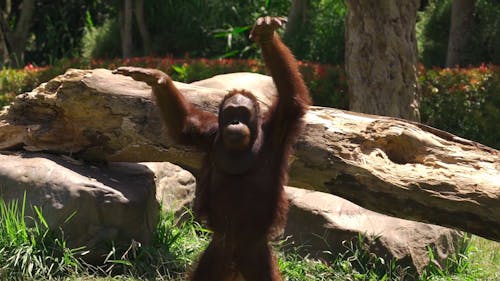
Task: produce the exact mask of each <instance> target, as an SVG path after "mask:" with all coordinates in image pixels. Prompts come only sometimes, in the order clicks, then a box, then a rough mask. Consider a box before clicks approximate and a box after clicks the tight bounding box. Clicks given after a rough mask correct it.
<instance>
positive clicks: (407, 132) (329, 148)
mask: <svg viewBox="0 0 500 281" xmlns="http://www.w3.org/2000/svg"><path fill="white" fill-rule="evenodd" d="M231 75H233V74H229V75H228V76H225V77H223V78H221V79H229V78H228V77H231ZM255 79H256V80H258V81H259V83H257V84H259V85H260V88H259V89H266V88H269V87H267V86H266V87H264V86H263V85H269V83H271V82H270V80H269V79H261V78H258V77H256V78H255ZM238 81H240V80H238ZM242 81H243V82H241V85H240V86H239V87H238V88H245V85H244V83H249V82H248V81H252V82H251V83H252V84H251V85H255V83H256V82H255V81H254V80H252V79H246V80H245V79H243V80H242ZM245 81H247V82H245ZM176 85H177V86H178V87H179V89H180V90H181V92H182V93H183V94H184V95H185V96H186V98H187V99H188V101H190V102H192V103H194V104H196V105H197V106H200V107H202V108H204V109H206V110H209V111H213V112H216V111H217V105H218V103H219V101H220V99H221V98H222V96H223V95H224V94H225V93H226V92H227V91H226V90H225V89H226V87H224V89H222V90H221V89H213V88H206V87H200V86H196V85H187V84H182V83H177V84H176ZM252 87H254V86H252ZM149 92H150V89H149V87H148V86H146V85H145V84H144V83H142V82H135V81H133V80H132V79H131V78H130V77H124V76H121V75H112V74H111V72H110V71H108V70H103V69H99V70H70V71H68V72H67V73H66V74H64V75H61V76H59V77H56V78H54V79H53V80H51V81H49V82H48V83H45V84H42V85H41V86H40V87H38V88H37V89H34V90H33V91H32V92H30V93H26V94H23V95H20V96H18V97H17V98H16V100H15V101H14V103H13V104H12V105H11V106H10V108H8V109H6V110H5V111H3V112H2V113H1V114H0V150H1V149H9V148H10V149H17V148H24V149H26V150H31V151H52V152H59V153H75V154H78V155H79V156H80V157H84V158H86V159H100V160H108V161H126V162H143V161H169V162H173V163H176V164H180V165H181V166H183V167H190V169H191V171H196V168H198V167H199V164H200V158H201V154H200V153H199V151H197V150H195V149H193V148H190V147H182V146H178V145H175V144H174V143H173V142H172V140H170V139H169V138H168V137H167V134H166V130H165V129H164V128H163V126H162V124H161V122H160V119H159V113H158V111H157V109H156V107H155V106H154V105H153V103H152V101H151V100H150V95H149V94H150V93H149ZM256 93H261V94H263V95H264V97H263V96H258V98H259V100H261V101H265V100H269V99H272V95H273V94H274V92H269V91H264V90H262V91H256ZM270 96H271V97H270ZM265 107H266V106H265V103H263V108H264V109H265ZM305 119H306V123H307V126H306V129H305V132H304V134H303V135H302V136H301V137H300V139H299V141H298V143H297V145H296V146H295V148H296V153H295V156H294V159H293V160H294V161H293V163H292V166H291V170H290V175H291V177H290V180H291V181H290V185H293V186H297V187H301V188H309V189H317V190H321V191H325V192H329V193H332V194H336V195H339V196H342V197H343V198H346V199H348V200H350V201H352V202H354V203H357V204H359V205H361V206H363V207H366V208H369V209H371V210H375V211H377V212H381V213H385V214H389V215H393V216H398V217H402V218H407V219H412V220H417V221H423V222H429V223H434V224H439V225H443V226H449V227H455V228H458V229H462V230H465V231H468V232H472V233H475V234H478V235H481V236H484V237H486V238H490V239H494V240H500V204H499V201H500V153H499V151H497V150H495V149H492V148H488V147H486V146H483V145H481V144H478V143H475V142H472V141H468V140H464V139H461V138H459V137H457V136H454V135H451V134H449V133H446V132H443V131H439V130H436V129H433V128H430V127H427V126H425V125H422V124H418V123H412V122H407V121H404V120H400V119H395V118H389V117H382V116H374V115H366V114H359V113H354V112H347V111H342V110H336V109H331V108H320V107H311V109H310V111H309V113H308V114H307V116H306V117H305Z"/></svg>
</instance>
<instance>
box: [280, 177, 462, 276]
mask: <svg viewBox="0 0 500 281" xmlns="http://www.w3.org/2000/svg"><path fill="white" fill-rule="evenodd" d="M286 192H287V195H288V197H289V200H290V210H289V213H288V222H287V226H286V228H285V235H286V236H291V241H293V242H294V245H296V246H300V247H299V248H298V249H299V251H301V252H302V253H303V254H305V255H310V256H312V257H320V258H325V259H326V260H328V259H331V258H332V256H331V254H330V253H332V254H334V255H336V254H339V253H340V254H342V253H344V252H345V251H347V248H346V246H345V244H344V241H347V242H351V241H354V242H356V240H357V239H358V238H359V237H360V235H361V236H362V237H364V238H365V239H366V241H365V243H366V245H367V246H368V247H369V251H370V252H371V253H375V254H377V256H379V257H384V259H385V260H386V261H389V260H392V259H394V260H397V261H398V264H400V265H403V266H410V267H411V268H413V269H415V270H416V271H417V272H419V273H420V272H421V271H422V269H424V268H425V266H427V265H428V264H429V262H430V257H429V253H428V250H429V249H430V250H432V251H433V252H434V254H435V256H434V258H435V259H436V262H438V263H439V264H440V265H442V266H444V262H445V260H446V258H447V257H448V256H449V255H450V254H454V253H456V251H457V250H458V247H459V246H460V243H462V241H463V239H464V237H463V235H462V233H461V232H459V231H456V230H452V229H449V228H444V227H440V226H436V225H430V224H425V223H420V222H414V221H408V220H403V219H398V218H394V217H389V216H386V215H382V214H378V213H375V212H372V211H369V210H367V209H364V208H362V207H359V206H357V205H355V204H353V203H351V202H349V201H347V200H345V199H342V198H340V197H337V196H334V195H331V194H326V193H323V192H317V191H310V190H304V189H298V188H293V187H287V188H286ZM325 251H328V254H327V253H326V252H325Z"/></svg>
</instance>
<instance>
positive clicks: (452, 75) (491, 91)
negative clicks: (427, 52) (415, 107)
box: [419, 65, 500, 149]
mask: <svg viewBox="0 0 500 281" xmlns="http://www.w3.org/2000/svg"><path fill="white" fill-rule="evenodd" d="M419 82H420V85H421V88H422V102H421V107H420V112H421V116H422V122H423V123H425V124H428V125H430V126H433V127H436V128H439V129H442V130H445V131H448V132H451V133H454V134H456V135H459V136H461V137H464V138H467V139H471V140H475V141H478V142H481V143H483V144H485V145H488V146H491V147H494V148H497V149H498V148H500V131H499V130H498V124H499V123H500V69H499V68H498V67H494V66H486V65H481V66H480V67H477V68H452V69H450V68H445V69H438V68H434V69H427V70H426V69H424V68H421V69H420V75H419Z"/></svg>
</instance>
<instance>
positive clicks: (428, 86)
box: [0, 57, 500, 149]
mask: <svg viewBox="0 0 500 281" xmlns="http://www.w3.org/2000/svg"><path fill="white" fill-rule="evenodd" d="M121 65H133V66H141V67H151V68H158V69H161V70H163V71H164V72H166V73H168V74H169V75H171V76H172V78H173V79H174V80H177V81H183V82H192V81H196V80H201V79H205V78H209V77H212V76H214V75H217V74H224V73H231V72H238V71H251V72H257V73H265V72H266V71H265V67H264V65H263V64H262V62H261V61H258V60H240V59H215V60H212V59H210V60H209V59H191V58H183V59H176V58H172V57H164V58H157V57H143V58H132V59H125V60H122V59H114V60H92V61H89V62H81V61H78V60H65V61H61V62H58V63H57V64H56V65H54V66H52V67H46V68H36V67H33V66H30V65H28V66H27V67H26V68H25V69H24V70H9V69H4V70H2V71H0V105H5V104H7V103H9V102H10V101H11V100H12V98H13V97H14V96H15V95H16V94H18V93H22V92H24V91H28V90H30V89H32V88H34V87H36V86H37V85H38V84H39V83H41V82H45V81H47V80H49V79H50V78H52V77H54V76H55V75H57V74H60V73H63V72H64V70H65V69H67V68H70V67H73V68H98V67H102V68H108V69H114V68H116V67H118V66H121ZM299 65H300V70H301V72H302V75H303V77H304V80H305V81H306V83H307V85H308V87H309V89H310V91H311V94H312V96H313V100H314V103H315V104H316V105H321V106H328V107H336V108H341V109H347V108H348V107H349V106H348V99H347V84H346V80H345V73H344V70H343V67H341V66H333V65H322V64H317V63H309V62H299ZM419 83H420V86H421V91H422V101H421V108H420V111H421V116H422V122H423V123H425V124H428V125H430V126H433V127H436V128H439V129H442V130H445V131H448V132H451V133H453V134H456V135H458V136H461V137H464V138H467V139H471V140H475V141H478V142H480V143H483V144H485V145H488V146H491V147H494V148H497V149H499V148H500V129H499V125H498V124H500V67H497V66H491V65H481V66H479V67H475V68H459V69H441V68H432V69H425V68H424V67H423V66H421V67H420V69H419Z"/></svg>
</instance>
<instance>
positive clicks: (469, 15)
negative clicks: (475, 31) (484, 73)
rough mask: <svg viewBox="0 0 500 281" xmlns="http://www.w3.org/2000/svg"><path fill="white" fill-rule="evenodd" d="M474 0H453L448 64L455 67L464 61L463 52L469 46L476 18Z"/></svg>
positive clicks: (447, 54)
mask: <svg viewBox="0 0 500 281" xmlns="http://www.w3.org/2000/svg"><path fill="white" fill-rule="evenodd" d="M473 17H474V0H453V4H452V6H451V23H450V35H449V37H448V52H447V53H446V66H447V67H454V66H457V65H461V64H463V63H464V60H463V59H462V58H461V54H462V53H463V51H464V48H465V47H467V43H468V42H469V38H470V35H471V30H472V24H473V20H474V18H473Z"/></svg>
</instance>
